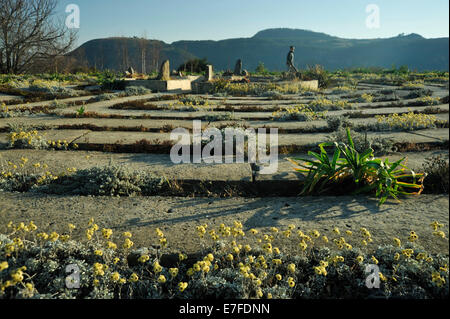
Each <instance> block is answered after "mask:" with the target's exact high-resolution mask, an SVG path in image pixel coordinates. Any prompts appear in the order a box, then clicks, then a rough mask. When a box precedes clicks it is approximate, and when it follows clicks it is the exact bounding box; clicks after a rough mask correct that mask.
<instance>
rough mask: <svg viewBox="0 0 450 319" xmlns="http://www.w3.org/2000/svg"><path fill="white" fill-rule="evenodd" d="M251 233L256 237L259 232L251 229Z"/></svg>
mask: <svg viewBox="0 0 450 319" xmlns="http://www.w3.org/2000/svg"><path fill="white" fill-rule="evenodd" d="M250 233H252V234H253V235H256V234H257V233H258V230H256V229H254V228H252V229H250Z"/></svg>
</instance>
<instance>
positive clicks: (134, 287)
mask: <svg viewBox="0 0 450 319" xmlns="http://www.w3.org/2000/svg"><path fill="white" fill-rule="evenodd" d="M431 226H432V228H431V230H428V231H429V232H433V234H436V235H435V236H436V238H437V239H436V240H442V238H441V237H443V238H445V233H444V232H442V231H440V230H439V229H440V228H441V227H442V226H443V225H442V224H440V223H438V222H437V221H436V222H434V223H432V224H431ZM206 230H208V232H207V231H206ZM196 231H197V234H198V240H199V241H200V242H201V243H202V246H203V247H205V248H204V249H203V250H201V251H200V252H198V253H196V254H193V255H190V256H188V255H186V254H184V253H183V252H179V253H175V254H169V253H166V252H167V251H168V249H169V248H168V243H167V238H166V235H165V234H164V233H163V232H162V231H161V230H160V229H158V228H156V230H155V235H154V237H155V238H156V240H157V241H159V243H160V247H161V248H160V249H158V250H156V249H154V248H145V247H142V248H140V249H134V250H131V247H132V246H133V244H134V243H133V241H132V238H133V237H132V235H133V234H131V233H130V232H123V233H121V234H120V233H116V232H114V231H113V230H111V229H107V228H102V229H100V227H99V226H98V225H97V224H96V223H95V221H94V220H93V219H91V220H90V221H89V223H88V224H87V226H86V227H82V226H80V225H72V224H68V225H67V228H66V230H64V231H62V232H60V233H57V232H52V233H49V234H48V233H45V232H39V230H38V226H36V225H35V224H34V223H33V222H32V221H25V222H23V221H14V223H13V222H10V223H9V224H8V232H9V234H6V235H3V234H0V261H1V262H0V288H1V289H0V298H2V299H14V298H35V299H50V298H58V299H74V298H77V299H84V298H86V299H91V298H92V299H105V298H106V299H111V298H114V299H127V298H135V299H141V298H142V299H159V298H164V299H167V298H175V299H186V298H187V299H211V298H217V299H255V298H256V299H263V298H264V299H265V298H274V299H286V298H293V299H300V298H302V299H318V298H352V299H354V298H361V299H362V298H370V297H371V296H373V294H374V292H373V289H368V288H367V287H366V278H367V275H368V274H367V273H366V272H365V269H366V266H367V265H368V264H376V265H377V266H378V268H379V271H380V274H379V277H380V278H379V279H380V289H377V293H378V294H381V295H382V296H383V297H384V298H396V297H397V298H398V297H401V298H405V297H407V298H433V299H436V298H442V299H444V298H448V288H449V284H448V255H447V256H446V255H444V254H431V253H429V252H428V251H427V250H426V249H424V248H423V247H421V246H420V244H418V242H420V239H419V240H418V235H417V234H416V233H415V232H414V231H411V233H410V234H409V237H407V236H405V237H406V238H404V237H403V236H401V235H399V236H398V237H400V238H394V239H393V242H394V243H395V244H394V245H390V244H389V245H383V246H375V245H371V244H370V243H371V242H372V241H373V238H372V234H371V232H370V231H369V230H368V229H367V228H365V227H361V228H360V229H359V230H358V231H354V233H351V234H347V233H342V234H341V233H340V230H339V229H338V228H335V229H334V232H333V234H332V235H330V239H328V237H327V236H325V235H324V234H323V233H320V232H319V230H317V229H313V230H309V231H307V230H304V231H305V232H303V231H302V230H295V225H289V226H288V228H286V229H280V230H279V229H278V228H276V227H271V229H270V231H262V232H259V231H257V230H255V229H251V230H249V231H247V233H246V232H244V230H243V226H242V224H241V223H240V222H237V221H235V222H234V223H233V224H232V225H231V226H227V225H224V224H221V225H220V226H219V227H218V228H217V229H214V228H210V227H209V225H207V224H204V225H198V226H197V227H196ZM78 234H79V235H81V234H83V236H82V239H80V240H74V239H73V238H72V237H75V236H77V235H78ZM244 236H245V237H244ZM79 237H81V236H79ZM286 238H289V241H290V242H291V243H292V244H293V245H296V246H298V247H299V248H298V250H296V251H295V252H294V251H292V249H288V248H284V247H283V246H280V247H276V245H277V243H278V242H280V241H283V240H286ZM258 241H259V242H260V243H258ZM364 242H365V245H364ZM254 243H255V244H254ZM169 257H170V259H169ZM169 260H170V261H169ZM68 265H74V266H76V267H77V268H78V270H79V271H78V274H79V275H80V276H79V282H73V281H70V279H71V278H70V277H68V276H69V274H68V273H67V272H66V266H68ZM72 278H73V279H75V277H72ZM66 279H67V280H66ZM70 283H72V284H73V283H79V288H80V289H69V288H68V287H67V284H70ZM344 283H345V284H344Z"/></svg>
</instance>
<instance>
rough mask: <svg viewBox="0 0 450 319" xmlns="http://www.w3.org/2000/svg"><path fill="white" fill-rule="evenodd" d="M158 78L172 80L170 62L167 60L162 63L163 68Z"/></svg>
mask: <svg viewBox="0 0 450 319" xmlns="http://www.w3.org/2000/svg"><path fill="white" fill-rule="evenodd" d="M158 80H161V81H169V80H170V62H169V60H166V61H164V62H163V64H162V65H161V69H160V71H159V75H158Z"/></svg>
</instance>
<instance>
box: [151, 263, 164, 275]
mask: <svg viewBox="0 0 450 319" xmlns="http://www.w3.org/2000/svg"><path fill="white" fill-rule="evenodd" d="M153 271H154V272H155V273H160V272H161V271H162V266H161V265H160V264H159V262H157V261H156V262H155V263H154V264H153Z"/></svg>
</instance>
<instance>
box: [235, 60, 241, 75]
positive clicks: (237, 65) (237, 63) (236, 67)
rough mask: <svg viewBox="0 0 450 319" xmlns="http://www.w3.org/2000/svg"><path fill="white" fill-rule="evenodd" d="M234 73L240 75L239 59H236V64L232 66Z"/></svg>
mask: <svg viewBox="0 0 450 319" xmlns="http://www.w3.org/2000/svg"><path fill="white" fill-rule="evenodd" d="M233 74H234V75H241V74H242V60H241V59H239V60H237V61H236V66H235V67H234V73H233Z"/></svg>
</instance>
